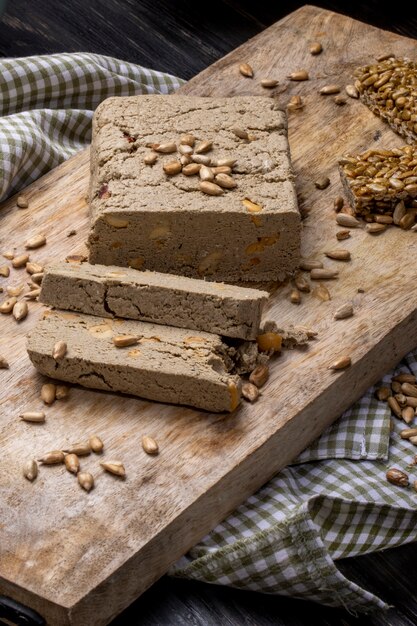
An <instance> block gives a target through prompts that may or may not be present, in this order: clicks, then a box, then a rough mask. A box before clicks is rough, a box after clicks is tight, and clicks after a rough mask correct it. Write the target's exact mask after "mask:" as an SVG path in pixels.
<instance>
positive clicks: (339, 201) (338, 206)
mask: <svg viewBox="0 0 417 626" xmlns="http://www.w3.org/2000/svg"><path fill="white" fill-rule="evenodd" d="M344 203H345V201H344V199H343V198H342V196H337V197H336V198H335V199H334V201H333V208H334V210H335V212H336V213H339V211H341V210H342V209H343V205H344Z"/></svg>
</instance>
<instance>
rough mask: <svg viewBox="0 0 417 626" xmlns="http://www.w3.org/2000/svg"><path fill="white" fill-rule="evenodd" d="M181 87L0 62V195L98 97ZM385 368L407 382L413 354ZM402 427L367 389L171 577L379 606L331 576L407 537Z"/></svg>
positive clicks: (87, 130)
mask: <svg viewBox="0 0 417 626" xmlns="http://www.w3.org/2000/svg"><path fill="white" fill-rule="evenodd" d="M181 84H182V81H181V80H180V79H177V78H175V77H173V76H168V75H166V74H161V73H159V72H155V71H150V70H147V69H145V68H142V67H139V66H137V65H133V64H131V63H126V62H122V61H118V60H116V59H112V58H108V57H103V56H99V55H94V54H59V55H52V56H43V57H40V56H39V57H30V58H25V59H3V60H0V85H1V90H0V94H1V102H0V112H1V117H0V140H1V154H0V174H1V190H0V198H1V199H4V198H7V197H8V196H9V195H11V194H12V193H14V192H16V191H18V190H19V189H20V188H22V187H25V186H26V185H28V184H29V183H30V182H31V181H33V180H35V179H36V178H38V177H39V176H40V175H41V174H44V173H45V172H47V171H48V170H49V169H50V168H52V167H54V166H56V165H58V164H59V163H60V162H62V161H63V160H64V159H66V158H68V157H69V156H70V155H72V154H74V153H75V152H76V151H77V150H80V149H81V148H83V147H84V146H86V145H87V144H88V142H89V141H90V134H91V118H92V114H93V110H94V109H95V108H96V106H97V105H98V104H99V103H100V102H101V101H102V100H103V99H104V98H106V97H108V96H114V95H119V96H123V95H132V94H142V93H169V92H171V91H174V90H175V89H176V88H178V87H179V86H180V85H181ZM412 347H413V346H410V349H411V348H412ZM396 371H407V372H413V373H415V374H417V351H416V352H412V353H410V354H409V355H408V357H407V358H406V359H405V360H404V362H403V363H401V364H400V365H399V368H398V369H397V370H396ZM391 375H392V373H391V374H390V375H388V376H387V377H386V379H384V380H386V381H389V380H390V378H391ZM403 427H404V424H401V423H400V422H398V421H396V424H395V429H394V431H393V432H392V434H391V437H390V412H389V410H388V409H387V406H386V404H384V403H382V402H378V401H377V400H375V398H374V390H373V389H370V390H369V391H368V393H366V394H365V395H364V397H363V398H362V399H361V401H360V402H358V403H356V404H355V405H354V406H353V407H352V408H351V409H350V410H348V411H346V413H345V414H344V415H343V416H342V417H341V418H340V419H339V420H338V421H337V422H336V423H335V424H334V425H333V426H332V427H330V428H329V429H328V430H327V431H326V432H325V433H324V434H323V435H322V436H321V437H320V438H319V439H318V441H316V442H315V444H314V445H312V446H310V448H309V449H308V450H305V451H304V452H303V453H302V454H301V456H300V457H299V458H298V459H297V461H296V462H295V463H294V464H293V465H291V466H290V467H287V468H286V469H284V470H283V471H281V472H280V473H279V474H278V475H277V476H276V477H275V478H274V479H273V480H271V481H270V482H269V483H268V484H267V485H265V486H264V487H263V488H262V489H261V490H260V491H259V492H258V493H256V494H254V495H253V496H252V497H251V498H249V499H248V500H247V501H246V502H245V503H244V504H242V505H241V506H240V507H239V508H238V509H237V510H236V511H235V512H234V513H233V514H232V515H230V516H229V517H228V518H227V519H225V520H224V521H223V522H222V523H221V524H219V525H218V526H217V528H215V529H214V530H213V531H212V532H211V533H210V534H209V535H208V536H207V537H205V538H204V539H203V540H202V541H200V542H199V543H198V544H197V545H196V546H195V547H194V548H193V549H192V550H190V552H189V553H188V554H186V555H185V556H184V557H182V558H181V559H180V560H179V561H178V562H177V563H176V565H175V566H174V567H173V568H172V569H171V574H173V575H175V576H182V577H188V578H194V579H198V580H202V581H206V582H210V583H218V584H224V585H233V586H235V587H241V588H246V589H252V590H256V591H261V592H265V593H277V594H284V595H291V596H294V597H298V598H306V599H310V600H314V601H316V602H321V603H323V604H328V605H331V606H344V607H347V608H349V609H353V610H357V611H369V610H372V609H374V608H377V607H379V608H384V607H385V605H384V603H383V602H382V600H380V599H379V598H377V597H376V596H374V595H372V594H371V593H370V592H368V591H367V590H366V589H363V588H361V587H359V586H358V585H357V584H355V583H354V582H353V581H350V580H348V579H347V578H346V577H344V576H343V575H342V573H341V572H340V571H339V570H338V568H337V559H340V558H342V557H349V556H354V555H358V554H365V553H367V552H372V551H375V550H381V549H383V548H388V547H392V546H397V545H400V544H403V543H407V542H410V541H414V540H415V527H416V524H417V493H416V492H414V491H413V490H412V489H411V488H408V489H401V488H399V487H396V486H393V485H391V484H389V483H388V482H387V481H386V479H385V472H386V470H387V468H388V467H392V466H396V467H399V468H402V469H406V471H408V472H409V474H410V480H411V481H413V480H416V479H417V469H416V466H410V467H407V464H408V463H411V461H412V458H413V456H414V449H413V446H412V445H411V444H410V443H409V442H407V441H404V440H402V439H401V438H400V436H399V431H400V430H401V429H402V428H403ZM0 507H1V505H0Z"/></svg>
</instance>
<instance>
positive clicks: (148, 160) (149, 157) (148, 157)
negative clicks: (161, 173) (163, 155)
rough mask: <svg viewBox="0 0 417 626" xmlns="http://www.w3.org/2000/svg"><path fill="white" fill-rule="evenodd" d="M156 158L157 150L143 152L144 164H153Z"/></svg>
mask: <svg viewBox="0 0 417 626" xmlns="http://www.w3.org/2000/svg"><path fill="white" fill-rule="evenodd" d="M157 160H158V153H157V152H148V154H145V156H144V157H143V162H144V163H145V165H155V163H156V162H157Z"/></svg>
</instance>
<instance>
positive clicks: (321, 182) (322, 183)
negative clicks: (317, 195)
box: [314, 176, 330, 189]
mask: <svg viewBox="0 0 417 626" xmlns="http://www.w3.org/2000/svg"><path fill="white" fill-rule="evenodd" d="M314 184H315V186H316V187H317V189H326V187H328V186H329V185H330V178H328V177H327V176H322V177H321V178H318V179H317V180H316V181H315V182H314Z"/></svg>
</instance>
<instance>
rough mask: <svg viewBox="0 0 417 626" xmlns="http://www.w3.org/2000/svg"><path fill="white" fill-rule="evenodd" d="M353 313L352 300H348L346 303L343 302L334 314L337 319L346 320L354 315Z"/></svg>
mask: <svg viewBox="0 0 417 626" xmlns="http://www.w3.org/2000/svg"><path fill="white" fill-rule="evenodd" d="M352 315H353V306H352V305H351V304H350V302H346V304H342V306H340V307H339V308H338V309H337V310H336V311H335V314H334V315H333V317H334V319H335V320H345V319H346V318H348V317H352Z"/></svg>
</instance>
